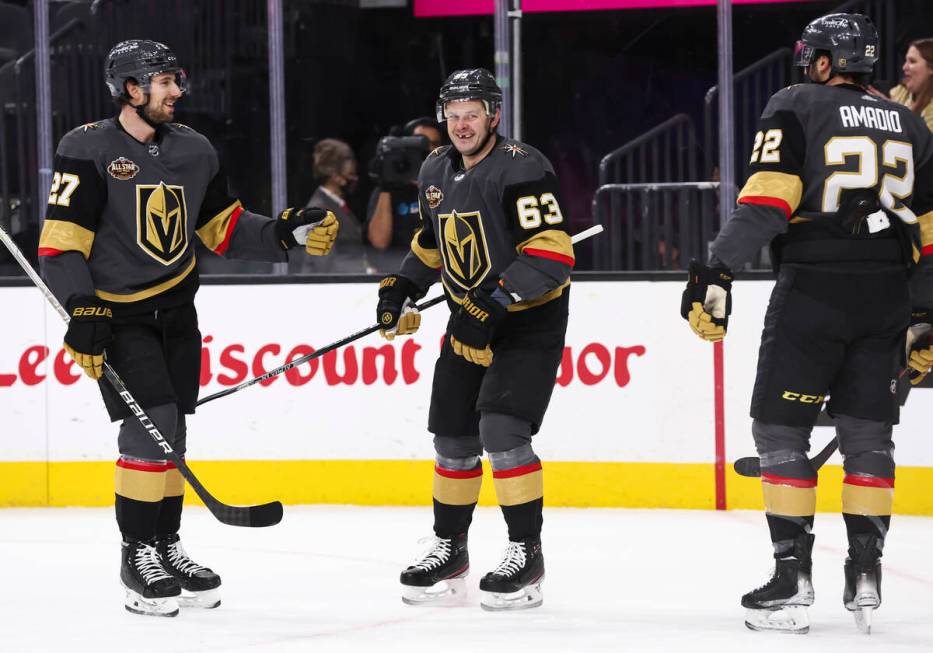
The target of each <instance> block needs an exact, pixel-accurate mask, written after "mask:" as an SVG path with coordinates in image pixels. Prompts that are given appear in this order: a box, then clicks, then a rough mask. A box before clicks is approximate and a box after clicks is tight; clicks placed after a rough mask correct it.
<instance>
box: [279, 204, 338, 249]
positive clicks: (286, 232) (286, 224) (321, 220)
mask: <svg viewBox="0 0 933 653" xmlns="http://www.w3.org/2000/svg"><path fill="white" fill-rule="evenodd" d="M339 229H340V223H339V222H337V217H336V216H335V215H334V214H333V213H332V212H330V211H325V210H324V209H319V208H307V209H294V208H289V209H285V210H284V211H282V212H281V213H280V214H279V219H278V220H277V221H276V223H275V230H276V235H277V236H278V239H279V243H281V245H282V249H291V248H293V247H300V246H301V244H302V243H304V246H305V251H306V252H308V254H310V255H311V256H327V254H328V253H329V252H330V250H331V247H333V246H334V241H335V240H336V239H337V231H338V230H339Z"/></svg>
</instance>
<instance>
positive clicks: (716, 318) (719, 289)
mask: <svg viewBox="0 0 933 653" xmlns="http://www.w3.org/2000/svg"><path fill="white" fill-rule="evenodd" d="M689 274H690V276H689V277H688V278H687V287H686V289H685V290H684V293H683V295H682V296H681V299H680V315H681V317H683V318H684V319H685V320H687V322H689V323H690V328H691V329H693V332H694V333H695V334H697V335H698V336H700V337H701V338H703V340H706V341H708V342H718V341H720V340H722V339H723V338H724V337H725V336H726V327H727V326H728V325H729V314H730V313H732V279H733V276H732V272H730V271H729V270H727V269H726V268H710V267H707V266H705V265H703V264H702V263H700V262H698V261H690V272H689Z"/></svg>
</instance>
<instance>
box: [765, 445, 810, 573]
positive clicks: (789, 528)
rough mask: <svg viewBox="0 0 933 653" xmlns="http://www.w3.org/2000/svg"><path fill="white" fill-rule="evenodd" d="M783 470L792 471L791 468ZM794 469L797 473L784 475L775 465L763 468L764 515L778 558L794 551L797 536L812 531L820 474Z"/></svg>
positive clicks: (775, 554) (808, 470)
mask: <svg viewBox="0 0 933 653" xmlns="http://www.w3.org/2000/svg"><path fill="white" fill-rule="evenodd" d="M804 459H806V457H805V456H804ZM780 471H784V472H785V473H788V472H791V473H793V472H792V471H791V470H789V469H785V470H780ZM795 471H796V473H795V474H794V476H782V475H779V474H777V473H775V469H774V468H773V467H763V468H762V470H761V489H762V493H763V494H764V501H765V516H766V518H767V520H768V528H769V529H770V531H771V543H772V545H773V546H774V556H775V557H776V558H780V557H783V556H785V555H788V554H789V553H790V552H792V551H793V548H794V542H795V540H796V539H797V537H799V536H800V535H803V534H805V533H809V532H810V531H812V530H813V514H814V513H815V512H816V483H817V476H816V473H815V472H814V471H813V470H812V469H803V468H801V469H799V470H795Z"/></svg>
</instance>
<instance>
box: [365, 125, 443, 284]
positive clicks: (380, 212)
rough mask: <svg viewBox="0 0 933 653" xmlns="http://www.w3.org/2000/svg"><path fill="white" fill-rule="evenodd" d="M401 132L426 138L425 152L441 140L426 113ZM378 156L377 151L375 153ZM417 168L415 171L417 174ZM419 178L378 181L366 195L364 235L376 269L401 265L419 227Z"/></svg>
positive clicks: (389, 270)
mask: <svg viewBox="0 0 933 653" xmlns="http://www.w3.org/2000/svg"><path fill="white" fill-rule="evenodd" d="M400 131H401V134H402V135H403V136H421V137H422V138H423V139H425V142H426V145H427V147H426V150H425V153H427V152H431V151H433V150H434V149H436V148H438V147H440V146H441V145H442V144H443V142H444V141H443V137H442V135H441V130H440V128H439V127H438V125H437V122H436V121H435V120H434V119H432V118H428V117H423V118H415V119H414V120H411V121H409V122H408V123H407V124H406V125H405V126H404V127H403V128H402V129H401V130H400ZM377 156H378V155H377ZM417 172H418V171H417V170H415V175H416V176H417ZM418 224H419V217H418V181H417V179H416V178H412V180H411V181H410V182H408V183H405V184H403V185H399V186H394V187H383V185H382V184H381V183H377V185H376V187H375V188H374V189H373V192H372V194H371V195H370V196H369V207H368V208H367V210H366V237H367V239H368V240H369V244H370V245H372V247H373V250H371V251H370V252H369V261H370V263H371V264H372V265H373V267H374V268H375V270H376V271H378V272H392V271H394V270H397V269H398V267H399V265H401V262H402V259H403V258H404V257H405V253H406V252H408V250H409V247H410V245H411V239H412V236H414V233H415V231H416V230H417V229H418Z"/></svg>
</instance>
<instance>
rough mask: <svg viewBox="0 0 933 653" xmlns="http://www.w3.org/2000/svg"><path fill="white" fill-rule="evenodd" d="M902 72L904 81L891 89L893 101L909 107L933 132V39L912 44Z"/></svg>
mask: <svg viewBox="0 0 933 653" xmlns="http://www.w3.org/2000/svg"><path fill="white" fill-rule="evenodd" d="M902 70H903V71H904V79H903V81H902V82H901V83H900V84H899V85H898V86H895V87H894V88H892V89H891V99H892V100H894V101H895V102H897V103H898V104H903V105H904V106H905V107H909V108H910V110H911V111H913V112H914V113H916V114H918V115H919V116H920V117H921V118H923V120H924V122H926V124H927V127H928V128H929V129H930V131H933V38H927V39H918V40H916V41H913V42H912V43H911V44H910V47H909V48H907V55H906V56H905V57H904V67H903V68H902Z"/></svg>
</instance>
